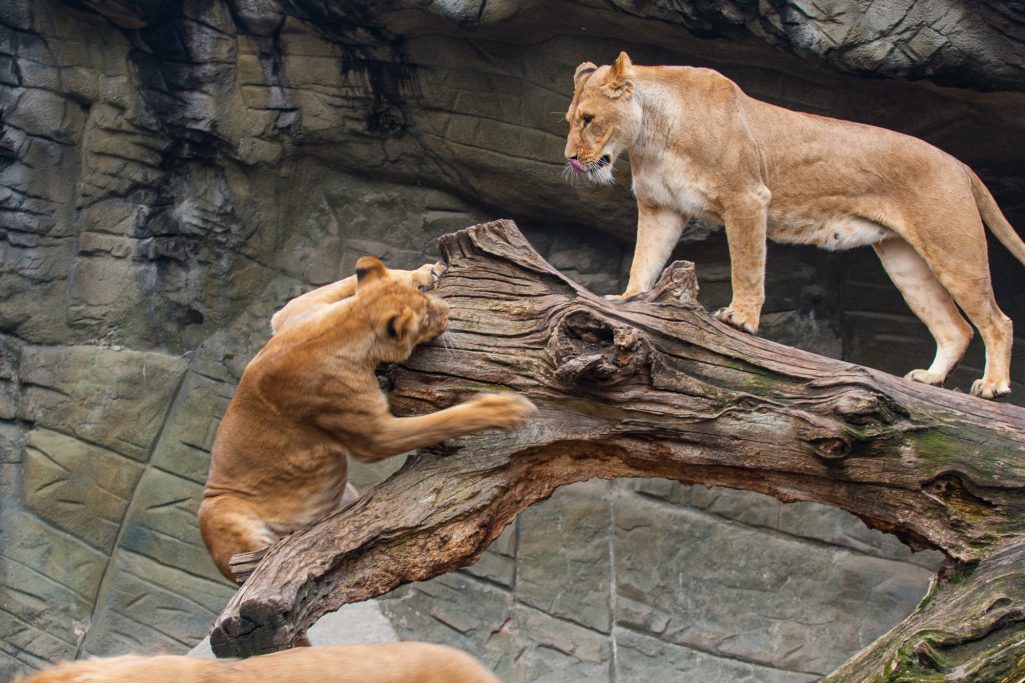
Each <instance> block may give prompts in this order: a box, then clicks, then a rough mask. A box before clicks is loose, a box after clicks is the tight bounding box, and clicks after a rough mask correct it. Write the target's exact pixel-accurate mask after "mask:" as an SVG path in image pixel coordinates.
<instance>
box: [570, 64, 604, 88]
mask: <svg viewBox="0 0 1025 683" xmlns="http://www.w3.org/2000/svg"><path fill="white" fill-rule="evenodd" d="M597 70H598V67H597V66H596V65H595V63H594V62H584V63H583V64H581V65H580V66H578V67H577V70H576V71H574V72H573V87H574V88H580V86H581V85H582V84H583V82H584V81H585V80H586V79H585V78H584V76H587V75H588V74H592V73H594V72H595V71H597Z"/></svg>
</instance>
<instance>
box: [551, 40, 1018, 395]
mask: <svg viewBox="0 0 1025 683" xmlns="http://www.w3.org/2000/svg"><path fill="white" fill-rule="evenodd" d="M574 85H575V92H574V94H573V101H572V103H571V104H570V107H569V111H568V112H567V114H566V118H567V120H568V121H569V123H570V131H569V137H568V140H567V143H566V158H567V159H568V160H569V161H570V164H571V166H576V167H577V170H582V171H585V172H586V174H587V176H588V177H589V178H591V179H592V180H595V181H599V182H609V181H610V180H611V168H612V163H614V162H615V159H616V157H617V156H618V155H619V154H621V153H623V152H629V155H630V168H631V171H632V174H633V188H634V194H635V195H636V197H637V206H638V221H637V247H636V251H635V254H634V259H633V264H632V266H631V269H630V280H629V283H628V285H627V288H626V291H625V292H624V293H623V294H622V297H614V298H624V297H630V296H633V295H636V294H639V293H641V292H644V291H647V290H649V289H650V288H651V286H652V285H653V284H654V282H655V280H656V278H657V277H658V275H659V273H660V272H661V270H662V268H663V267H664V266H665V263H666V261H667V260H668V258H669V256H670V254H671V252H672V250H673V248H674V246H675V245H676V242H677V240H678V239H679V236H680V231H681V230H682V229H683V226H684V225H685V224H686V222H687V220H688V219H689V218H690V217H691V216H696V217H698V218H701V219H703V220H706V221H711V222H714V223H719V224H721V225H725V229H726V238H727V241H728V243H729V250H730V260H731V264H732V281H733V301H732V302H731V303H730V305H729V307H727V308H725V309H722V310H720V311H718V312H716V317H717V318H719V319H720V320H722V321H724V322H727V323H729V324H731V325H733V326H735V327H738V328H740V329H743V330H746V331H748V332H751V333H756V332H757V330H758V322H759V316H760V313H761V308H762V303H763V301H764V300H765V294H764V281H765V241H766V238H768V239H773V240H776V241H779V242H788V243H799V244H816V245H818V246H821V247H824V248H826V249H848V248H852V247H857V246H867V245H871V246H872V247H873V248H874V249H875V250H876V252H877V253H878V254H879V257H880V258H881V259H882V261H883V265H884V267H885V268H886V271H887V272H888V273H889V274H890V276H891V277H892V279H893V281H894V283H895V284H896V285H897V287H898V288H899V289H900V291H901V293H902V294H903V295H904V298H905V300H907V302H908V305H909V306H910V307H911V309H912V311H914V313H915V314H916V315H918V317H920V318H921V319H922V321H923V322H924V323H925V324H926V325H927V326H928V328H929V331H930V332H931V333H932V335H933V337H934V338H935V339H936V344H937V352H936V358H935V360H934V361H933V364H932V365H931V366H930V368H929V369H928V370H914V371H912V372H911V373H909V374H908V375H907V376H908V377H909V378H910V379H913V380H917V381H921V382H928V383H930V384H941V383H942V382H943V381H944V379H945V378H946V376H947V374H948V373H949V372H950V371H951V369H953V367H954V365H956V363H957V362H958V361H959V360H960V358H961V355H962V354H963V353H964V351H965V348H966V347H967V346H968V342H969V340H970V339H971V335H972V330H971V327H969V325H968V324H967V323H966V322H965V320H964V318H962V317H961V314H960V313H959V312H958V307H960V308H961V310H963V311H964V312H965V314H967V316H968V318H969V319H970V320H971V321H972V323H974V324H975V326H976V327H977V328H978V329H979V331H980V333H981V334H982V338H983V340H984V341H985V343H986V371H985V374H984V376H983V378H982V379H981V380H978V381H976V382H975V384H974V385H973V386H972V393H973V394H975V395H977V396H982V397H985V398H992V397H994V396H999V395H1002V394H1006V393H1008V392H1009V391H1010V388H1011V387H1010V358H1011V342H1012V337H1011V321H1010V319H1009V318H1008V317H1007V316H1006V315H1004V314H1003V312H1001V311H1000V309H999V308H998V307H997V304H996V300H995V299H994V297H993V290H992V285H991V283H990V275H989V261H988V257H987V253H986V239H985V230H984V227H983V221H985V224H986V225H988V226H989V228H990V230H991V231H992V232H993V234H994V235H996V237H997V238H998V239H999V240H1000V241H1001V242H1002V243H1003V244H1004V245H1005V246H1006V247H1007V248H1008V249H1009V250H1010V251H1011V253H1013V254H1014V255H1015V256H1016V257H1017V258H1018V259H1019V260H1020V261H1022V262H1023V263H1025V243H1023V242H1022V241H1021V239H1020V238H1019V237H1018V236H1017V234H1016V233H1015V232H1014V229H1013V228H1011V226H1010V225H1009V224H1008V223H1007V220H1006V219H1005V218H1004V216H1003V214H1002V213H1001V212H1000V209H999V208H998V207H997V205H996V203H995V202H994V201H993V198H992V196H990V194H989V192H988V191H987V190H986V188H985V186H984V185H983V184H982V182H981V181H980V180H979V179H978V177H977V176H976V175H975V174H974V173H973V172H972V171H971V169H969V168H968V167H967V166H965V165H964V164H962V163H961V162H959V161H958V160H957V159H954V158H953V157H951V156H950V155H948V154H946V153H944V152H942V151H940V150H938V149H936V148H935V147H933V146H931V145H929V144H928V143H926V142H923V141H921V140H918V139H917V138H913V137H910V136H907V135H902V134H900V133H895V132H893V131H889V130H885V129H882V128H876V127H873V126H867V125H862V124H857V123H851V122H848V121H840V120H837V119H831V118H827V117H823V116H814V115H811V114H803V113H798V112H793V111H789V110H787V109H783V108H780V107H776V106H773V105H771V104H767V103H765V102H760V101H758V100H755V99H752V98H750V97H748V96H747V95H745V94H744V93H743V92H742V91H741V90H740V88H739V87H737V85H736V84H735V83H733V82H732V81H730V80H729V79H727V78H726V77H724V76H723V75H722V74H719V73H718V72H716V71H712V70H711V69H698V68H690V67H672V66H654V67H641V66H634V65H633V64H632V63H631V62H630V58H629V57H628V56H627V55H626V53H625V52H624V53H621V54H620V56H619V58H618V59H617V60H616V62H615V64H613V65H611V66H602V67H597V66H595V65H594V64H592V63H590V62H585V63H584V64H581V65H580V66H579V67H578V68H577V71H576V73H575V74H574ZM603 157H605V158H606V159H607V160H608V161H609V162H610V163H606V161H605V160H603Z"/></svg>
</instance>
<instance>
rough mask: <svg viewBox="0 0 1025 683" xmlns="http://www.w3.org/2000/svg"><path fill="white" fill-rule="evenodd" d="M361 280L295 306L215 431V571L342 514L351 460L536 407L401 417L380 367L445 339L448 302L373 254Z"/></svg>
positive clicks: (508, 400)
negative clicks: (394, 412)
mask: <svg viewBox="0 0 1025 683" xmlns="http://www.w3.org/2000/svg"><path fill="white" fill-rule="evenodd" d="M356 267H357V268H356V272H357V274H358V275H357V276H356V277H351V278H347V279H345V280H342V281H341V282H336V283H334V284H333V285H328V286H326V287H322V288H320V289H318V290H315V291H313V292H310V293H308V294H304V295H303V296H301V297H298V298H296V299H293V300H292V301H291V302H289V303H288V305H286V306H285V307H284V308H283V309H282V310H281V311H279V312H278V313H277V314H276V315H275V316H274V318H273V320H272V327H273V329H274V335H273V336H272V337H271V339H270V341H268V342H267V345H266V346H264V347H263V349H262V350H261V351H260V352H259V353H258V354H256V356H255V357H254V358H253V360H252V361H251V362H250V363H249V365H248V366H247V367H246V369H245V372H244V373H243V375H242V380H241V381H240V382H239V386H238V390H237V391H236V392H235V396H234V398H233V399H232V401H231V404H230V405H229V406H228V410H227V412H226V413H225V415H224V419H223V420H222V421H221V424H220V426H219V427H218V430H217V435H216V437H215V439H214V445H213V449H212V451H211V454H210V474H209V477H208V479H207V484H206V491H205V492H204V494H203V502H202V503H201V504H200V507H199V528H200V532H201V534H202V536H203V541H204V542H205V543H206V546H207V549H208V550H209V551H210V554H211V556H212V557H213V560H214V563H215V564H216V565H217V568H218V569H220V570H221V573H222V574H224V575H225V576H226V577H227V578H229V579H233V576H232V574H231V572H230V570H229V567H228V562H229V560H230V559H231V556H232V555H235V554H237V553H241V552H247V551H252V550H258V549H259V548H262V547H264V546H266V545H269V544H271V543H273V542H275V541H276V540H278V539H279V538H282V537H283V536H286V535H288V534H290V533H292V532H293V531H296V530H298V529H301V528H303V527H306V526H308V525H310V524H312V523H314V522H316V521H318V520H320V519H322V518H323V517H324V516H326V515H327V514H329V513H331V512H334V511H335V510H337V509H339V508H340V507H344V506H345V505H347V504H348V503H349V501H350V500H352V499H353V498H354V497H355V491H354V490H353V489H352V488H351V487H347V486H346V478H347V467H346V458H347V456H349V455H351V456H353V457H355V458H356V459H358V460H361V461H364V462H373V461H376V460H380V459H383V458H387V457H390V456H393V455H398V454H400V453H404V452H406V451H410V450H413V449H416V448H422V447H425V446H430V445H433V444H436V443H439V442H441V441H444V440H445V439H449V438H454V437H457V436H462V435H464V434H469V433H471V432H475V431H479V430H481V429H488V428H493V427H494V428H510V427H515V426H518V425H521V424H523V422H524V421H525V420H526V419H527V417H528V416H530V415H531V414H532V413H533V412H534V411H535V408H534V406H533V404H531V403H530V401H528V400H527V399H525V398H524V397H522V396H519V395H517V394H480V395H478V396H476V397H474V398H473V399H472V400H470V401H468V402H466V403H462V404H460V405H457V406H453V407H451V408H447V409H445V410H441V411H438V412H436V413H432V414H429V415H422V416H418V417H407V418H396V417H393V416H392V415H391V413H390V412H389V409H388V401H387V398H386V397H385V395H384V394H383V393H382V392H381V389H380V388H379V387H378V383H377V377H376V376H375V375H374V369H375V368H376V367H377V366H378V364H380V363H384V362H401V361H404V360H406V359H407V358H408V357H409V355H410V354H411V353H412V351H413V348H414V347H415V346H416V345H417V344H420V343H422V342H425V341H428V340H430V339H433V338H434V337H436V336H438V335H439V334H441V333H442V332H444V330H445V328H446V326H447V324H448V306H447V304H445V302H444V301H442V300H441V299H438V298H436V297H433V296H428V295H426V294H424V293H423V292H421V291H420V290H419V289H417V285H424V284H427V283H429V282H431V281H432V279H433V278H434V277H435V274H434V272H433V270H432V267H431V266H424V267H423V268H421V269H420V270H418V271H413V272H412V273H409V272H404V271H388V270H387V269H386V268H385V267H384V264H382V263H381V262H380V261H378V260H377V259H375V258H371V257H364V258H362V259H360V260H359V262H358V263H357V264H356Z"/></svg>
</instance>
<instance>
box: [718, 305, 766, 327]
mask: <svg viewBox="0 0 1025 683" xmlns="http://www.w3.org/2000/svg"><path fill="white" fill-rule="evenodd" d="M712 315H714V316H715V319H716V320H720V321H722V322H724V323H726V324H727V325H729V326H731V327H736V328H737V329H738V330H742V331H744V332H747V333H748V334H758V317H757V316H754V315H745V314H743V313H740V312H738V311H735V310H733V309H732V308H730V307H728V306H727V307H726V308H720V309H719V310H718V311H716V312H715V313H713V314H712Z"/></svg>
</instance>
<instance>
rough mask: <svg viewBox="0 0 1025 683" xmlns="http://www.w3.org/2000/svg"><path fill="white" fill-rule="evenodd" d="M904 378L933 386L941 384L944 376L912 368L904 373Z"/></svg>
mask: <svg viewBox="0 0 1025 683" xmlns="http://www.w3.org/2000/svg"><path fill="white" fill-rule="evenodd" d="M904 379H909V380H911V381H912V382H920V383H922V384H931V385H933V386H934V387H939V386H943V380H944V379H946V378H945V377H940V376H939V375H937V374H935V373H932V372H929V371H928V370H912V371H911V372H909V373H908V374H906V375H904Z"/></svg>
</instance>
